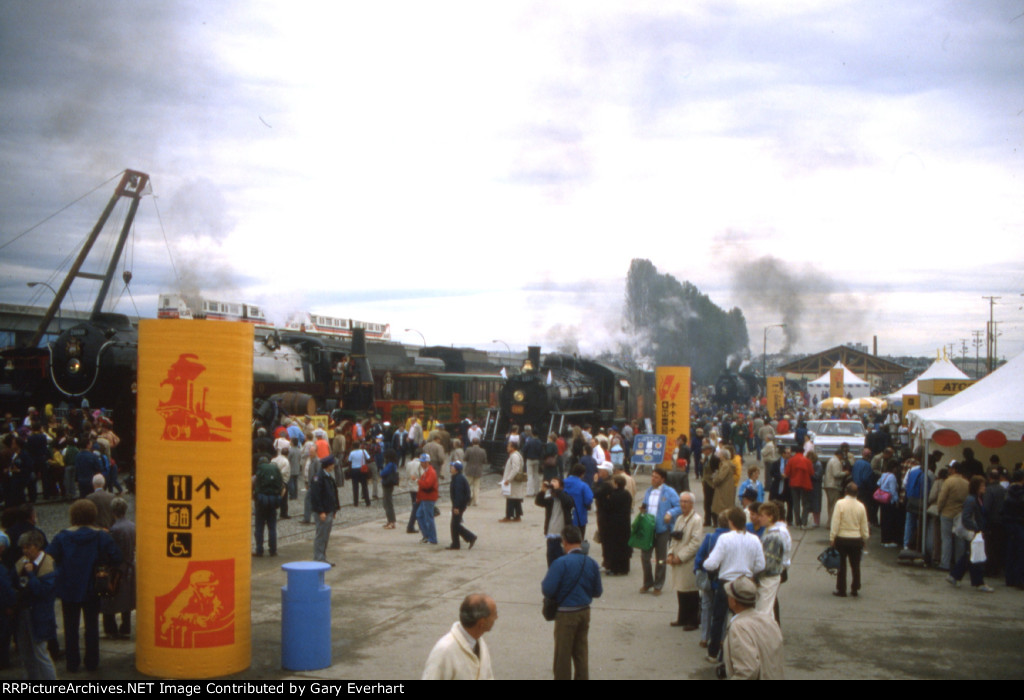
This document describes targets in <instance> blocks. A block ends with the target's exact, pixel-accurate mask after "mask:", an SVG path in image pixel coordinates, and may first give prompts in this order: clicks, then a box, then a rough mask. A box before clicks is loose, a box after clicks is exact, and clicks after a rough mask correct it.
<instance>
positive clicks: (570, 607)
mask: <svg viewBox="0 0 1024 700" xmlns="http://www.w3.org/2000/svg"><path fill="white" fill-rule="evenodd" d="M582 542H583V536H582V535H581V534H580V531H579V529H578V528H576V527H574V526H572V525H566V526H565V529H563V530H562V550H563V551H564V552H565V555H564V556H561V557H559V558H558V559H556V560H555V561H554V562H552V564H551V566H550V567H549V568H548V573H547V575H546V576H544V581H543V582H542V583H541V585H540V588H541V591H542V592H543V593H544V595H545V596H546V597H548V598H554V599H555V600H556V601H558V613H557V615H556V616H555V661H554V672H555V680H556V681H567V680H570V678H575V680H578V681H585V680H589V678H590V669H589V665H588V657H589V651H588V648H587V634H588V633H589V631H590V603H591V602H592V601H593V599H594V598H600V597H601V594H602V593H603V592H604V589H602V587H601V569H600V567H598V565H597V562H596V561H594V560H593V559H591V558H590V557H588V556H587V555H586V554H584V553H583V550H581V549H580V545H581V544H582ZM573 666H575V668H576V673H575V676H574V675H573Z"/></svg>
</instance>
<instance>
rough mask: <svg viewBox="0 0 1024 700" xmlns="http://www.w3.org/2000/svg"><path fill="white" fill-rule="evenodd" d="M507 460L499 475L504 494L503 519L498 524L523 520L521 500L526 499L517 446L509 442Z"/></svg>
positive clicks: (524, 480) (521, 464)
mask: <svg viewBox="0 0 1024 700" xmlns="http://www.w3.org/2000/svg"><path fill="white" fill-rule="evenodd" d="M507 449H508V460H507V461H506V462H505V472H504V473H503V474H502V475H501V490H502V493H504V494H505V517H504V518H502V519H501V520H499V521H498V522H500V523H518V522H519V521H520V520H522V519H523V499H524V498H526V472H525V471H524V469H523V467H524V462H523V455H521V454H520V453H519V445H518V444H516V443H514V442H511V441H509V443H508V446H507Z"/></svg>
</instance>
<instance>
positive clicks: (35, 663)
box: [4, 609, 98, 681]
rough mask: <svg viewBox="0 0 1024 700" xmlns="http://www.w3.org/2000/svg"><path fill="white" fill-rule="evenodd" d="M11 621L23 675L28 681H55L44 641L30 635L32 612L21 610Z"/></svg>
mask: <svg viewBox="0 0 1024 700" xmlns="http://www.w3.org/2000/svg"><path fill="white" fill-rule="evenodd" d="M11 619H12V620H13V621H14V625H15V626H16V627H17V637H18V653H20V654H21V659H22V661H23V662H24V664H25V673H26V674H27V675H28V679H29V680H30V681H54V680H57V670H56V669H55V668H54V667H53V660H52V659H51V658H50V652H49V651H48V650H47V649H46V640H45V639H36V637H35V635H34V634H32V611H31V610H28V609H26V610H22V611H20V612H19V613H18V615H17V617H14V618H11ZM97 643H98V642H97ZM4 651H6V649H5V650H4Z"/></svg>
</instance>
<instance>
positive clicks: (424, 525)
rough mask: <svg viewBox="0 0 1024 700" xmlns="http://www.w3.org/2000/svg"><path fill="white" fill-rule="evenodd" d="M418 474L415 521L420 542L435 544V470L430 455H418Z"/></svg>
mask: <svg viewBox="0 0 1024 700" xmlns="http://www.w3.org/2000/svg"><path fill="white" fill-rule="evenodd" d="M420 468H421V469H422V470H423V473H422V474H421V475H420V478H419V481H417V486H418V487H419V488H418V489H417V491H416V522H418V523H419V525H420V534H422V535H423V539H421V540H420V544H437V529H436V528H435V527H434V506H435V505H436V504H437V472H436V471H434V465H433V464H431V462H430V455H428V454H427V453H426V452H424V453H423V454H422V455H420Z"/></svg>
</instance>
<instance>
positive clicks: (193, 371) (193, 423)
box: [156, 353, 231, 442]
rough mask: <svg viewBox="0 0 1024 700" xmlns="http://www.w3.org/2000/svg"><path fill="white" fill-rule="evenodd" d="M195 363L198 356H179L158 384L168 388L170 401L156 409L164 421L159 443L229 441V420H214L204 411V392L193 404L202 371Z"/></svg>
mask: <svg viewBox="0 0 1024 700" xmlns="http://www.w3.org/2000/svg"><path fill="white" fill-rule="evenodd" d="M198 359H199V356H198V355H193V354H191V353H182V354H181V355H179V356H178V361H177V362H175V363H174V364H173V365H171V366H170V367H169V368H168V370H167V378H166V379H164V380H163V381H162V382H160V386H165V385H168V384H169V385H170V386H171V398H170V400H168V401H161V402H160V403H159V405H158V406H157V408H156V411H157V413H159V414H160V415H161V416H162V417H163V419H164V433H163V435H161V439H162V440H188V441H195V442H209V441H214V442H227V441H229V440H230V439H231V437H230V433H231V416H218V417H216V418H214V417H213V415H212V414H211V413H210V412H209V411H207V410H206V392H207V391H208V388H207V387H203V397H202V400H200V401H199V402H196V400H195V396H194V391H195V380H196V377H198V376H199V375H200V374H202V373H203V372H204V371H206V367H205V366H204V365H201V364H199V363H198V362H197V360H198Z"/></svg>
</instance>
